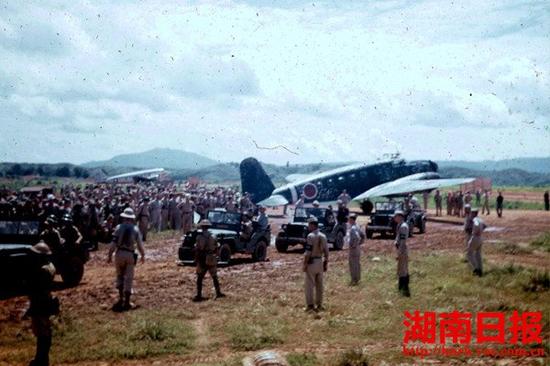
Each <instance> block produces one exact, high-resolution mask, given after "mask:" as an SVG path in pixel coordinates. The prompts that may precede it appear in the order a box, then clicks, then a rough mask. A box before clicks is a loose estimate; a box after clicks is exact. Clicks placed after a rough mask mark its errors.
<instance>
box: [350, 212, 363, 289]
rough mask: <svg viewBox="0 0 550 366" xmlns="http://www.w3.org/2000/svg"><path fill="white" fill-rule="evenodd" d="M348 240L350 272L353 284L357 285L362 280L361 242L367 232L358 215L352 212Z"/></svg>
mask: <svg viewBox="0 0 550 366" xmlns="http://www.w3.org/2000/svg"><path fill="white" fill-rule="evenodd" d="M346 236H347V241H348V243H349V256H348V261H349V272H350V275H351V283H350V284H351V285H352V286H355V285H357V284H358V283H359V281H360V280H361V244H363V242H364V241H365V234H364V233H363V232H362V231H361V228H360V227H359V225H357V215H356V214H351V215H350V216H349V219H348V232H347V235H346Z"/></svg>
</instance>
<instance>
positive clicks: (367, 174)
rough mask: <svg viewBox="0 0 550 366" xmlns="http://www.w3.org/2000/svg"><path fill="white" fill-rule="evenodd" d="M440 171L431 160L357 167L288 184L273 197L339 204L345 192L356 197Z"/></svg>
mask: <svg viewBox="0 0 550 366" xmlns="http://www.w3.org/2000/svg"><path fill="white" fill-rule="evenodd" d="M437 169H438V167H437V164H436V163H434V162H433V161H430V160H420V161H409V162H407V161H405V160H392V161H387V162H382V163H376V164H370V165H367V164H356V165H351V166H347V167H343V168H339V169H334V170H331V171H328V172H325V173H322V174H319V175H316V176H312V177H309V178H307V179H304V180H302V181H298V182H293V183H289V184H286V185H284V186H282V187H279V188H277V189H275V190H274V191H273V193H272V195H281V196H283V197H284V198H286V199H287V200H288V201H289V202H290V203H295V202H296V201H297V200H298V199H299V198H300V195H301V194H304V197H305V200H306V202H311V201H313V200H317V201H319V202H331V201H336V200H337V199H338V196H339V195H340V194H341V193H342V191H343V190H344V189H345V190H346V191H347V193H348V194H349V195H350V196H351V197H352V198H353V197H356V196H358V195H360V194H361V193H363V192H365V191H367V190H369V189H371V188H373V187H375V186H378V185H380V184H383V183H387V182H391V181H394V180H396V179H399V178H403V177H406V176H408V175H411V174H417V173H426V172H434V173H435V172H437Z"/></svg>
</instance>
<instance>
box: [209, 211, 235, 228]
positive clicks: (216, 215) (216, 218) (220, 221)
mask: <svg viewBox="0 0 550 366" xmlns="http://www.w3.org/2000/svg"><path fill="white" fill-rule="evenodd" d="M207 218H208V221H210V222H211V223H212V226H220V225H240V224H241V214H240V213H238V212H225V211H209V212H208V215H207Z"/></svg>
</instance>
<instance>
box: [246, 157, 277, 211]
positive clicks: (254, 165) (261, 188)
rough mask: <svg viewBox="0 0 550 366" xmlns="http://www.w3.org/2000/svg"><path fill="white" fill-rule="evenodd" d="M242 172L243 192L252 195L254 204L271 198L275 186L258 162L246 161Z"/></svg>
mask: <svg viewBox="0 0 550 366" xmlns="http://www.w3.org/2000/svg"><path fill="white" fill-rule="evenodd" d="M240 171H241V188H242V191H243V193H244V192H248V193H250V196H251V199H252V202H254V203H258V202H260V201H262V200H264V199H266V198H268V197H269V196H271V193H272V192H273V190H274V189H275V186H274V185H273V182H271V179H270V178H269V176H268V175H267V173H266V172H265V170H264V168H263V167H262V165H261V164H260V162H259V161H258V160H256V159H254V158H246V159H244V160H243V161H241V165H240Z"/></svg>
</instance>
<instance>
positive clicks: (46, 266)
mask: <svg viewBox="0 0 550 366" xmlns="http://www.w3.org/2000/svg"><path fill="white" fill-rule="evenodd" d="M31 251H32V253H33V260H35V261H36V263H35V264H36V266H33V268H34V270H33V271H32V272H31V273H30V281H29V299H30V307H29V310H28V311H27V314H26V315H28V316H30V317H31V328H32V332H33V334H34V336H35V337H36V354H35V356H34V359H33V360H32V361H31V362H30V364H29V365H30V366H48V365H49V364H50V361H49V358H50V347H51V345H52V323H51V320H50V317H51V316H52V315H57V314H58V313H59V302H58V301H57V300H56V299H54V298H53V297H52V295H51V287H52V283H53V278H54V276H55V267H54V265H53V264H52V262H51V261H50V260H49V256H50V255H51V254H52V252H51V251H50V248H49V247H48V246H47V245H46V244H45V243H44V242H42V241H41V242H39V243H38V244H36V245H34V246H33V247H32V248H31Z"/></svg>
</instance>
